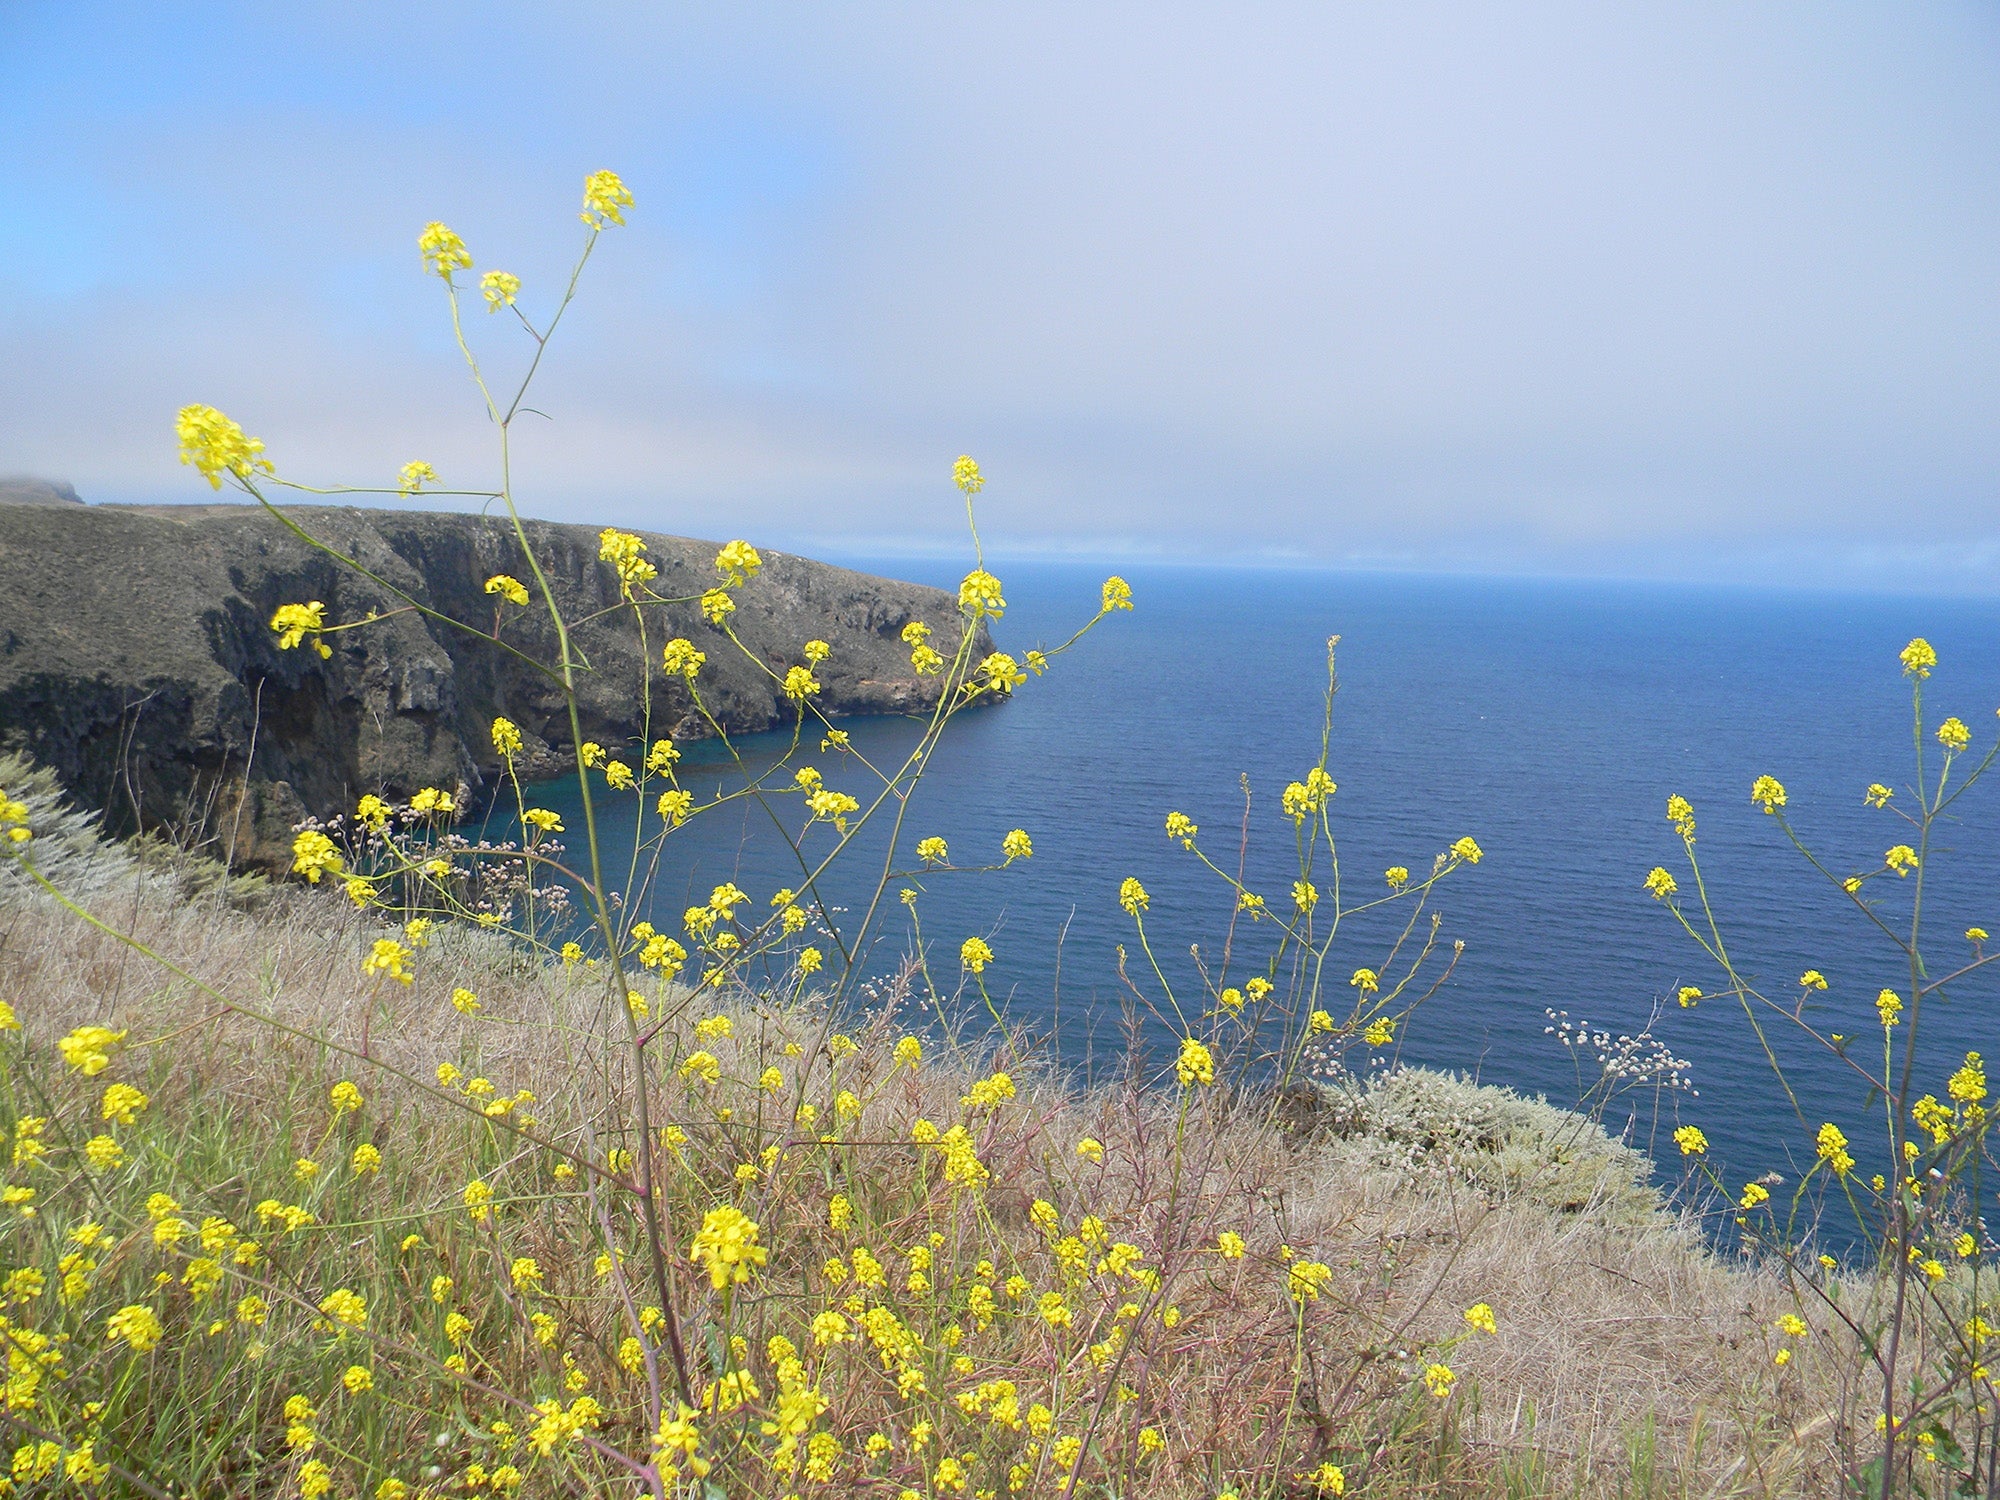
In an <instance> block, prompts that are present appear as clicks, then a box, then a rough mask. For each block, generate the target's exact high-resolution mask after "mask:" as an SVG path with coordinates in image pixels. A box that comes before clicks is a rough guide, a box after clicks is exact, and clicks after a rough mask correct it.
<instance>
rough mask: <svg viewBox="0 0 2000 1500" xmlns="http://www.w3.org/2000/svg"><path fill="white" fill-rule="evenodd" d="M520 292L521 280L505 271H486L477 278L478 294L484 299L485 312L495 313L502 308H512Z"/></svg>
mask: <svg viewBox="0 0 2000 1500" xmlns="http://www.w3.org/2000/svg"><path fill="white" fill-rule="evenodd" d="M520 292H521V278H520V277H518V276H515V275H512V274H510V273H509V272H506V271H488V272H487V273H486V274H485V275H484V276H482V277H480V278H479V294H480V295H481V296H482V297H484V298H485V299H486V310H487V311H488V312H489V313H497V312H498V311H500V309H501V308H503V307H512V306H513V305H514V299H515V297H517V296H519V295H520Z"/></svg>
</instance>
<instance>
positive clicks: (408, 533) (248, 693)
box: [0, 504, 990, 866]
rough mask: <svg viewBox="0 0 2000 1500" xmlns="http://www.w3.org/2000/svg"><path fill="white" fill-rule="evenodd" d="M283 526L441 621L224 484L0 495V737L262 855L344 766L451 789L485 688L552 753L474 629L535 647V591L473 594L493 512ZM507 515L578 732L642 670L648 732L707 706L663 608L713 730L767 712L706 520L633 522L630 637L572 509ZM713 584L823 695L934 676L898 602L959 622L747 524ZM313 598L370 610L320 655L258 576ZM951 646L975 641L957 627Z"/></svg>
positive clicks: (66, 777)
mask: <svg viewBox="0 0 2000 1500" xmlns="http://www.w3.org/2000/svg"><path fill="white" fill-rule="evenodd" d="M287 513H288V514H289V515H291V516H292V517H293V518H294V519H295V520H297V521H298V523H299V524H300V525H301V526H302V527H304V528H305V529H306V530H307V531H309V532H311V533H312V534H313V535H314V536H316V537H319V538H320V539H322V540H323V541H325V542H327V543H328V544H330V545H331V546H333V547H334V548H335V549H337V550H338V551H339V552H341V553H342V554H343V555H344V556H347V557H350V558H353V559H355V560H356V561H358V562H360V563H362V564H363V565H364V566H366V567H368V568H369V569H371V570H372V571H374V572H375V573H377V574H379V575H381V576H382V577H383V578H384V579H386V580H388V581H390V582H391V583H393V584H394V585H395V586H396V587H398V588H401V589H404V590H406V591H407V592H408V593H409V594H410V595H411V596H412V597H414V598H416V599H418V600H421V601H422V602H423V603H424V604H425V605H426V606H427V607H429V608H431V609H434V610H437V611H439V612H440V613H442V614H444V615H447V616H449V617H450V618H451V619H452V620H454V621H458V622H462V623H463V624H464V625H465V626H466V627H469V628H465V629H459V628H454V627H453V626H448V625H445V624H443V623H442V622H438V621H431V620H427V619H426V618H425V617H424V616H422V615H419V614H417V613H416V612H414V611H412V610H408V609H407V608H404V609H403V612H402V613H394V614H392V613H391V611H394V610H397V609H398V608H400V607H402V601H401V600H399V599H397V598H396V597H395V596H394V595H393V594H391V593H389V592H388V591H386V590H384V589H382V588H380V587H378V586H377V585H376V584H374V583H373V582H371V581H370V580H368V579H366V578H363V577H361V576H360V575H358V574H356V573H354V572H353V571H352V570H350V569H347V568H344V567H342V566H341V565H340V564H338V563H337V562H335V561H334V560H333V559H331V558H329V557H327V556H325V555H324V554H323V553H320V552H318V551H316V550H314V549H312V548H310V547H308V546H307V545H306V544H305V543H303V542H301V541H300V540H299V539H298V538H297V537H295V536H293V535H292V534H291V533H290V532H289V531H288V530H286V529H285V527H283V526H282V525H281V524H280V523H279V522H278V521H277V520H275V519H274V518H273V517H271V516H270V515H268V514H265V513H264V512H263V511H261V510H259V509H257V508H254V507H248V506H234V505H214V506H160V507H147V508H137V507H134V508H125V507H97V506H88V507H86V506H70V505H33V504H30V505H19V506H10V507H9V508H8V510H7V511H6V513H5V519H4V522H0V749H11V750H17V751H20V752H22V753H24V754H26V755H28V756H30V757H31V758H32V759H34V760H35V761H37V762H39V763H41V764H42V765H44V766H46V767H48V768H49V769H50V770H52V771H54V772H55V773H56V774H57V775H58V776H59V777H60V778H61V779H62V781H63V783H64V784H65V785H66V786H67V787H68V788H69V794H70V796H71V798H72V799H73V800H74V801H75V802H76V803H77V804H78V805H79V806H82V807H85V808H88V809H93V810H101V811H102V812H103V813H104V815H105V817H106V819H107V821H108V823H109V825H110V826H111V827H112V828H114V829H125V830H130V829H133V828H137V827H143V826H162V825H166V826H172V827H175V828H179V829H182V830H196V831H200V832H205V833H206V834H208V835H209V836H211V837H213V838H215V839H216V840H217V848H218V852H221V848H222V846H224V845H233V852H234V856H235V858H236V860H237V862H238V863H245V862H247V863H251V864H259V865H265V866H274V865H278V864H281V863H283V862H285V861H286V860H287V859H288V857H289V850H290V844H291V831H292V827H293V825H294V824H295V823H296V822H297V821H299V820H300V819H301V818H303V817H305V816H307V815H309V814H310V815H313V816H320V817H324V816H328V815H330V814H333V813H336V812H343V811H348V810H351V809H352V807H353V805H354V803H355V801H356V799H357V798H358V797H360V796H361V795H362V794H364V793H367V792H377V793H381V794H383V795H385V796H396V797H407V796H408V795H409V794H410V793H412V792H414V791H416V790H417V789H418V788H419V787H423V786H440V787H445V788H447V789H449V788H452V787H454V786H457V785H460V784H462V785H464V786H465V787H466V788H468V789H470V790H471V791H473V792H474V793H475V794H476V793H478V792H479V791H482V790H484V789H486V788H489V787H490V786H491V785H492V784H493V782H494V779H495V777H496V775H497V773H498V771H499V759H498V757H497V756H496V754H495V753H494V750H493V744H492V740H491V737H490V734H489V728H490V725H491V723H492V720H493V718H494V716H495V715H500V714H504V715H506V716H507V717H508V718H510V719H513V720H514V721H515V722H516V723H517V724H519V725H520V727H521V732H522V736H523V738H524V740H525V741H526V752H525V755H524V757H523V772H524V774H526V775H530V776H543V775H550V774H554V773H556V772H558V771H561V770H563V769H566V768H567V766H568V765H569V763H570V760H569V751H568V748H567V747H568V743H569V732H568V722H567V718H566V716H565V715H564V713H563V705H562V697H561V694H560V692H559V691H558V690H557V688H556V687H555V686H554V685H553V684H552V683H551V682H550V681H549V680H548V679H547V678H546V677H545V676H544V675H542V674H541V673H540V672H538V671H537V670H535V669H534V668H533V667H532V666H530V665H528V664H526V663H524V662H522V661H521V660H520V659H519V658H518V657H516V656H514V655H512V654H510V653H509V652H508V651H507V650H505V649H503V646H502V645H501V644H499V643H498V642H496V640H495V639H494V633H495V631H496V629H497V630H498V632H499V641H501V642H504V643H505V644H506V645H510V646H512V647H514V648H515V649H516V650H518V651H521V652H523V653H525V654H526V655H527V656H529V657H531V658H534V659H536V660H539V661H549V660H553V659H554V656H555V643H554V633H553V630H552V628H551V627H550V625H549V622H548V616H547V614H546V612H545V611H544V610H543V609H541V608H540V607H538V606H537V605H530V606H529V607H528V608H526V609H517V608H515V607H513V606H511V605H500V604H499V603H498V601H496V600H495V599H494V598H493V597H492V596H491V595H489V594H487V593H486V592H485V591H484V586H485V582H486V580H487V578H489V577H491V576H492V575H493V574H495V573H511V574H514V575H515V576H523V575H524V574H525V572H526V569H525V568H524V567H523V565H522V560H521V556H520V550H519V547H518V545H517V543H516V541H515V538H514V536H513V532H512V528H511V527H510V526H509V525H508V523H507V522H506V521H505V520H502V519H494V518H489V517H483V516H471V515H450V514H440V513H435V512H401V511H373V510H358V509H352V508H346V507H317V506H313V507H294V508H290V509H288V512H287ZM527 532H528V536H529V540H530V543H531V545H532V546H533V547H534V549H535V554H536V556H537V558H538V559H539V560H540V561H541V563H542V567H543V569H544V571H545V572H546V573H547V575H548V578H549V582H550V585H551V587H552V588H553V589H554V591H555V594H556V598H557V602H558V603H559V604H560V605H561V606H562V608H563V611H564V614H565V617H566V618H567V619H569V620H572V621H584V622H586V623H583V624H580V625H577V626H575V627H574V628H573V630H572V639H573V641H574V642H575V646H576V649H577V651H578V653H579V654H580V655H581V657H582V658H584V659H585V660H587V661H588V662H589V663H590V665H591V670H590V671H588V672H586V673H583V674H580V676H579V679H578V682H579V693H580V698H581V705H580V706H581V710H582V719H583V730H584V734H585V736H586V738H589V739H595V740H598V741H600V742H602V743H603V744H605V745H606V746H607V747H612V746H624V745H627V744H630V743H631V742H633V741H634V740H636V739H637V738H638V737H639V736H640V735H641V734H642V732H643V729H644V726H643V723H642V720H641V706H640V696H639V692H638V687H639V682H640V677H641V673H642V671H643V672H648V673H650V675H651V685H652V701H653V721H652V732H653V733H654V735H656V736H672V737H673V738H676V739H695V738H700V737H702V736H703V735H705V734H707V733H708V732H709V731H708V728H707V726H706V724H705V723H704V722H703V720H702V718H701V716H700V715H699V714H698V713H697V712H696V710H695V708H694V705H693V703H692V700H691V699H690V696H689V694H688V690H687V686H686V684H685V683H684V682H682V681H681V680H680V679H679V678H678V677H668V676H666V675H665V674H664V673H663V672H662V671H661V669H660V661H659V648H660V645H661V644H662V643H663V642H664V641H666V640H667V639H669V638H671V637H673V636H677V635H679V636H686V637H688V638H689V639H690V640H692V641H693V642H694V644H695V645H696V646H697V647H698V648H699V649H701V650H702V651H704V652H705V653H707V657H708V665H707V667H706V668H705V669H704V670H703V672H702V676H701V691H702V695H703V700H704V702H705V703H706V704H707V705H708V707H709V709H710V711H711V712H712V713H714V715H715V716H716V718H717V719H718V720H720V721H721V723H722V724H723V725H724V727H725V728H727V729H728V730H729V731H730V732H731V733H737V732H746V731H755V730H761V729H768V728H772V727H775V726H777V725H779V724H781V723H785V722H788V721H789V719H790V715H791V706H790V704H789V703H788V702H787V701H786V700H785V699H784V697H783V695H782V693H781V692H780V691H779V689H778V686H777V684H776V683H775V682H774V681H772V679H771V678H770V677H769V676H767V675H766V674H765V673H764V672H763V671H761V670H760V669H759V667H758V666H757V665H756V663H753V662H751V661H748V660H745V659H744V657H743V655H742V654H741V653H740V652H738V651H737V650H736V648H735V647H734V646H732V645H731V644H730V642H729V640H728V638H727V637H725V636H724V635H723V634H722V633H721V632H720V631H718V630H715V629H714V628H712V627H711V626H710V625H709V624H708V622H707V621H706V620H705V619H703V617H702V615H701V613H700V611H699V609H698V608H697V607H696V606H695V604H694V603H693V602H692V600H693V596H695V595H698V594H700V593H701V591H702V590H703V589H705V588H709V587H711V586H713V584H714V583H715V581H716V574H715V569H714V557H715V552H716V544H714V543H712V542H699V541H692V540H689V539H687V538H685V537H673V536H661V535H657V534H652V533H644V532H642V533H640V535H641V537H642V538H643V539H644V541H645V543H646V547H647V551H646V556H647V558H648V559H649V560H650V561H651V562H652V563H653V564H654V566H655V567H657V568H658V569H659V577H658V578H657V579H656V580H655V581H654V584H653V586H654V588H656V589H657V590H658V591H659V592H660V593H662V594H666V595H670V596H688V598H689V602H688V603H686V604H672V605H651V606H647V607H646V611H645V613H646V616H647V619H646V632H647V636H646V639H647V648H646V652H645V655H644V657H643V659H642V655H641V647H640V637H639V632H638V629H637V627H636V626H635V625H634V623H633V620H632V616H631V611H630V610H629V609H625V608H619V607H616V606H617V605H618V603H619V594H618V585H617V579H616V576H615V574H614V573H613V572H612V570H611V568H610V567H609V566H607V565H606V564H604V563H601V562H600V561H599V560H598V556H597V548H598V541H597V532H596V530H595V529H594V528H591V527H587V526H572V525H558V524H554V523H550V522H543V521H531V522H528V523H527ZM763 555H764V559H765V565H764V569H763V571H762V572H761V573H759V574H758V576H757V577H756V578H754V579H753V580H751V582H750V583H749V584H748V585H747V586H745V587H743V588H741V589H738V590H736V591H735V592H736V599H737V610H736V614H735V615H734V617H733V619H732V623H733V625H734V626H735V629H736V633H737V635H738V636H739V637H740V638H741V639H742V641H743V642H744V644H745V645H746V646H748V647H749V648H750V649H751V650H752V651H753V652H755V653H756V655H757V656H758V657H759V658H760V659H761V660H762V661H763V662H764V663H765V664H766V665H768V666H770V667H771V668H773V669H775V670H776V671H777V673H778V674H779V675H780V676H782V675H783V673H784V671H785V669H786V668H787V667H789V666H792V665H795V664H797V663H798V662H799V661H800V659H801V658H800V652H801V648H802V647H803V646H804V643H805V642H806V641H807V640H810V639H813V638H818V639H821V640H824V641H826V642H827V643H828V644H829V645H830V646H831V647H832V648H833V652H832V655H831V656H830V657H829V658H828V659H827V660H826V661H825V662H823V663H821V664H820V665H819V667H818V668H817V669H816V671H815V675H816V676H817V677H818V678H819V680H820V682H821V683H822V684H823V691H822V693H821V696H820V698H819V700H818V701H819V703H820V705H821V707H822V708H823V709H824V710H825V711H826V712H828V713H838V714H867V713H905V712H921V711H923V710H926V709H928V708H930V707H932V706H933V705H934V704H935V703H936V701H937V694H938V685H939V684H938V679H937V678H935V677H926V678H920V677H918V676H916V674H915V673H914V672H913V671H912V670H911V668H910V658H909V648H908V647H907V646H905V645H904V644H903V643H902V640H901V632H902V629H903V627H904V626H905V625H906V624H908V623H909V622H910V621H912V620H923V621H924V622H926V623H927V624H929V625H930V627H931V629H932V630H933V632H934V633H935V644H936V645H937V647H938V649H939V650H941V651H943V652H945V653H946V654H947V655H949V654H950V653H951V652H952V651H953V650H954V649H955V647H956V644H957V641H958V639H959V633H960V630H961V628H962V622H961V620H960V618H959V614H958V608H957V600H956V599H955V598H954V597H953V596H952V595H950V594H948V593H945V592H944V591H942V590H939V589H933V588H925V587H920V586H918V585H915V584H907V583H896V582H892V581H890V580H887V579H881V578H873V577H870V576H868V575H867V574H863V573H855V572H851V571H849V570H848V569H845V568H836V567H832V566H830V565H828V564H826V563H819V562H813V561H811V560H809V559H806V558H802V557H793V556H789V555H787V554H784V553H777V552H770V551H766V552H765V553H764V554H763ZM314 599H317V600H320V601H322V602H323V603H324V604H325V606H326V611H325V614H326V619H327V621H328V623H330V624H333V623H345V622H348V621H352V620H359V619H362V618H363V617H365V616H366V615H367V614H368V613H369V612H370V611H376V612H379V613H380V614H382V615H384V616H385V617H386V618H384V619H381V620H379V621H378V622H376V623H374V624H371V625H369V626H367V627H366V628H365V629H361V630H354V631H347V632H343V633H341V634H338V635H334V636H331V637H328V640H327V644H328V645H329V646H331V647H332V649H333V655H332V656H331V657H330V658H328V659H325V660H322V659H321V658H320V656H319V655H318V653H317V652H315V651H313V650H311V649H296V650H291V651H281V650H279V649H278V644H277V637H276V636H275V635H274V634H273V633H272V631H271V629H270V623H269V622H270V619H271V614H272V611H273V610H275V609H276V608H277V607H278V606H279V605H281V604H290V603H303V602H305V601H308V600H314ZM981 635H982V639H981V640H980V641H979V642H978V643H977V649H978V650H979V651H981V652H984V651H986V650H988V649H990V646H989V645H988V643H987V642H986V641H985V640H984V639H983V636H984V631H983V629H982V632H981Z"/></svg>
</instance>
